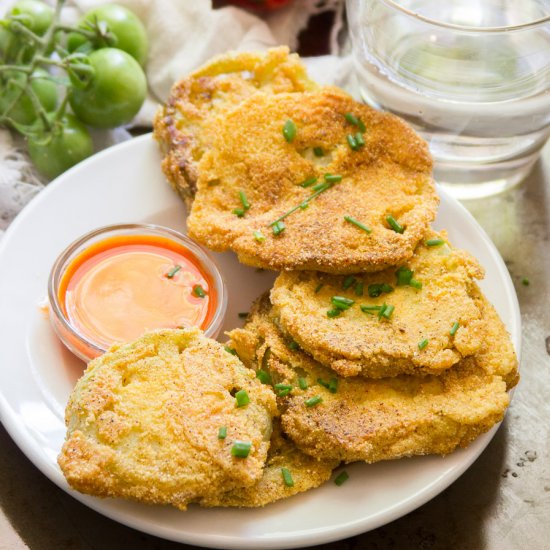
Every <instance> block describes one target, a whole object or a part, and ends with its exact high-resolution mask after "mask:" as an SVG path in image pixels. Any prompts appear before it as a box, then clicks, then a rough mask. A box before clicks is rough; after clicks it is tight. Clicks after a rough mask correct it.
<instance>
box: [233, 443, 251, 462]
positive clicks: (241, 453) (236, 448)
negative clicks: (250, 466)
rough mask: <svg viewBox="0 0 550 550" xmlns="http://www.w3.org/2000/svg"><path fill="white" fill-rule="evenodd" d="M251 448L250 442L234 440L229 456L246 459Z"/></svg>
mask: <svg viewBox="0 0 550 550" xmlns="http://www.w3.org/2000/svg"><path fill="white" fill-rule="evenodd" d="M251 447H252V442H250V441H239V440H236V441H235V442H234V443H233V447H231V456H236V457H237V458H246V457H247V456H248V455H249V454H250V448H251Z"/></svg>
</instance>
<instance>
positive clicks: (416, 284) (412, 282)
mask: <svg viewBox="0 0 550 550" xmlns="http://www.w3.org/2000/svg"><path fill="white" fill-rule="evenodd" d="M409 286H412V287H413V288H416V289H418V290H420V289H421V288H422V283H421V282H420V281H417V280H416V279H411V280H410V281H409Z"/></svg>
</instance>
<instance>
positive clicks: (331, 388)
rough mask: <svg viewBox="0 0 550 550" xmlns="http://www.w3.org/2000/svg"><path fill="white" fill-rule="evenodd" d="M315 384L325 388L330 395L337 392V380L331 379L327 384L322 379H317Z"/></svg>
mask: <svg viewBox="0 0 550 550" xmlns="http://www.w3.org/2000/svg"><path fill="white" fill-rule="evenodd" d="M317 383H318V384H319V385H320V386H323V388H326V389H327V390H328V391H329V392H330V393H336V391H337V390H338V378H336V377H332V378H331V379H330V380H329V381H328V382H327V381H326V380H323V379H322V378H317Z"/></svg>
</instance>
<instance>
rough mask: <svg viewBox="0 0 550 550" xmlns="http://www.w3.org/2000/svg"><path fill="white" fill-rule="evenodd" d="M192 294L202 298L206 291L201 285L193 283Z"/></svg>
mask: <svg viewBox="0 0 550 550" xmlns="http://www.w3.org/2000/svg"><path fill="white" fill-rule="evenodd" d="M193 294H194V295H195V296H196V297H197V298H204V297H205V296H206V292H205V290H204V288H202V286H201V285H195V286H194V287H193Z"/></svg>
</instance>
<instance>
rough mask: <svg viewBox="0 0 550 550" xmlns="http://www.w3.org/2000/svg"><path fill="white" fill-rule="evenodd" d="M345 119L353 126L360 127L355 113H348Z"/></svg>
mask: <svg viewBox="0 0 550 550" xmlns="http://www.w3.org/2000/svg"><path fill="white" fill-rule="evenodd" d="M344 117H345V119H346V120H347V121H348V122H349V123H350V124H353V125H354V126H358V125H359V119H358V118H357V117H356V116H355V115H354V114H353V113H346V114H345V115H344Z"/></svg>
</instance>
